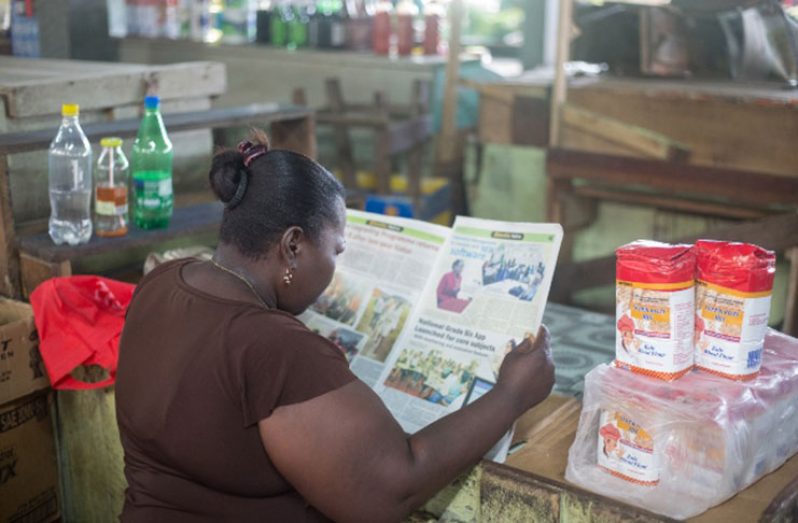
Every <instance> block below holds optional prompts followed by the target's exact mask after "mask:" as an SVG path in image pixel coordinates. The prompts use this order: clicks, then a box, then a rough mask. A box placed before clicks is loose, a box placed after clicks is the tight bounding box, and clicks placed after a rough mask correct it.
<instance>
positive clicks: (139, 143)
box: [130, 96, 174, 229]
mask: <svg viewBox="0 0 798 523" xmlns="http://www.w3.org/2000/svg"><path fill="white" fill-rule="evenodd" d="M159 105H160V100H159V99H158V97H157V96H148V97H146V98H145V99H144V118H142V120H141V126H140V127H139V134H138V136H137V137H136V141H135V143H133V150H132V152H131V156H130V163H131V171H132V175H133V203H134V207H133V221H134V222H135V224H136V227H138V228H140V229H161V228H165V227H168V226H169V220H170V218H171V217H172V207H173V202H174V198H173V195H172V142H170V141H169V137H168V136H167V134H166V127H164V124H163V118H161V113H160V111H159Z"/></svg>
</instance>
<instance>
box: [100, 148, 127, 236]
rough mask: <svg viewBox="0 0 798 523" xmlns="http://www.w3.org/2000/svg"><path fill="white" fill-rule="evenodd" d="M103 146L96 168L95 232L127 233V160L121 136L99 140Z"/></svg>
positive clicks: (115, 234)
mask: <svg viewBox="0 0 798 523" xmlns="http://www.w3.org/2000/svg"><path fill="white" fill-rule="evenodd" d="M100 145H101V146H102V148H103V150H102V152H101V153H100V157H99V158H98V159H97V167H96V168H95V170H94V232H95V234H97V236H105V237H115V236H124V235H125V234H127V222H128V215H127V174H128V172H127V171H128V163H127V158H125V153H123V152H122V139H121V138H103V139H102V140H100Z"/></svg>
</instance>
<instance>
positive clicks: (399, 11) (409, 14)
mask: <svg viewBox="0 0 798 523" xmlns="http://www.w3.org/2000/svg"><path fill="white" fill-rule="evenodd" d="M417 14H418V8H416V5H415V4H414V3H413V2H412V1H411V0H402V1H401V2H400V3H399V5H398V6H397V8H396V51H397V52H398V53H399V56H408V55H410V53H411V52H412V51H413V44H414V43H415V34H414V33H413V20H414V19H415V18H416V15H417Z"/></svg>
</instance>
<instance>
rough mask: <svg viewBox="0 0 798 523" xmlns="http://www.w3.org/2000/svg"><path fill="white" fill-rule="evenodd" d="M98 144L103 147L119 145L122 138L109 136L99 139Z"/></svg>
mask: <svg viewBox="0 0 798 523" xmlns="http://www.w3.org/2000/svg"><path fill="white" fill-rule="evenodd" d="M100 145H101V146H103V147H119V146H120V145H122V139H121V138H116V137H115V136H109V137H107V138H102V139H101V140H100Z"/></svg>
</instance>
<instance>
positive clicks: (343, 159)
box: [319, 78, 357, 189]
mask: <svg viewBox="0 0 798 523" xmlns="http://www.w3.org/2000/svg"><path fill="white" fill-rule="evenodd" d="M324 90H325V92H326V94H327V105H328V106H329V108H330V111H331V112H332V113H333V114H332V115H331V116H334V117H337V118H341V117H343V116H344V111H345V105H346V102H345V101H344V97H343V94H341V83H340V82H339V81H338V79H337V78H328V79H327V81H326V82H325V83H324ZM322 121H323V120H322V118H321V115H319V122H322ZM333 139H334V140H335V150H336V153H337V158H336V161H337V163H338V168H339V169H341V173H342V175H343V182H344V186H345V187H348V188H351V189H355V188H357V169H356V167H355V159H354V155H353V153H352V142H351V140H350V137H349V127H348V126H347V124H346V123H344V122H343V121H338V122H335V123H333Z"/></svg>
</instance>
